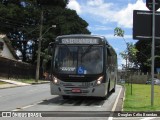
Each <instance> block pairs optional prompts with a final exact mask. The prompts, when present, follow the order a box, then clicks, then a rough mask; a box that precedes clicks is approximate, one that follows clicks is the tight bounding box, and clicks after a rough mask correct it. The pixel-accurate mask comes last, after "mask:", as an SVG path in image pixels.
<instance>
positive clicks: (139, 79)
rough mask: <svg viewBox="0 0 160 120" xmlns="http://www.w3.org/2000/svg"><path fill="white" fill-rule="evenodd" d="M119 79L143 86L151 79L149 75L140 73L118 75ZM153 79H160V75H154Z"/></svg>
mask: <svg viewBox="0 0 160 120" xmlns="http://www.w3.org/2000/svg"><path fill="white" fill-rule="evenodd" d="M120 75H121V76H120V77H121V78H123V79H125V80H126V82H131V81H132V83H135V84H145V83H146V81H147V80H148V79H150V78H151V74H150V73H140V72H127V74H125V73H124V72H123V73H120ZM154 77H155V78H158V79H160V74H155V75H154Z"/></svg>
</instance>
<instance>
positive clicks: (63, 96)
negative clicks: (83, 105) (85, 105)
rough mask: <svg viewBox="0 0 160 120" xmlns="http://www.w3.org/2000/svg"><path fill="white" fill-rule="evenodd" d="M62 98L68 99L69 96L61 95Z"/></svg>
mask: <svg viewBox="0 0 160 120" xmlns="http://www.w3.org/2000/svg"><path fill="white" fill-rule="evenodd" d="M62 98H63V99H69V98H70V97H69V96H68V95H62Z"/></svg>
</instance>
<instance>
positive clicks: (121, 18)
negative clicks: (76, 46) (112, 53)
mask: <svg viewBox="0 0 160 120" xmlns="http://www.w3.org/2000/svg"><path fill="white" fill-rule="evenodd" d="M67 7H68V8H70V9H73V10H76V12H77V14H78V15H79V16H80V17H81V18H83V19H84V20H85V21H86V22H87V23H88V24H89V26H88V29H89V30H90V32H91V34H93V35H102V36H105V37H106V38H107V40H108V42H109V43H110V44H111V45H112V46H113V48H114V49H115V50H116V52H117V55H118V68H119V69H121V67H122V64H125V60H123V59H122V58H121V56H120V55H119V53H120V52H122V51H124V50H125V49H126V43H125V41H124V40H123V38H121V37H117V36H114V29H115V28H116V27H120V28H121V29H123V30H124V31H125V33H124V38H125V40H126V42H132V43H136V42H137V40H133V39H132V28H133V10H148V8H147V7H146V0H70V1H69V4H68V6H67Z"/></svg>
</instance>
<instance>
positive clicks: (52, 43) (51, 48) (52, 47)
mask: <svg viewBox="0 0 160 120" xmlns="http://www.w3.org/2000/svg"><path fill="white" fill-rule="evenodd" d="M54 46H55V43H54V42H51V43H49V46H48V53H49V54H52V53H53V49H54Z"/></svg>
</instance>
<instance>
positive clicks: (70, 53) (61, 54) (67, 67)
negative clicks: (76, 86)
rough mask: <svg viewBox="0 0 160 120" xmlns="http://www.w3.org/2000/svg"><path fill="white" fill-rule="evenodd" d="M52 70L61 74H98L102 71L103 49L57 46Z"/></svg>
mask: <svg viewBox="0 0 160 120" xmlns="http://www.w3.org/2000/svg"><path fill="white" fill-rule="evenodd" d="M53 62H54V63H53V69H54V70H55V71H56V72H59V73H63V74H78V75H81V74H100V73H102V71H103V47H102V46H98V45H79V46H73V45H57V46H56V48H55V54H54V61H53Z"/></svg>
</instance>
